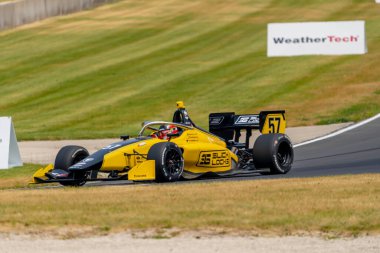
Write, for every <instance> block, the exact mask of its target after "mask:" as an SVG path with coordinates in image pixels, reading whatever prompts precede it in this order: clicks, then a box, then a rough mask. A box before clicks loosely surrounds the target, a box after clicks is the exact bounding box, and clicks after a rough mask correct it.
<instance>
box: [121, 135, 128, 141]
mask: <svg viewBox="0 0 380 253" xmlns="http://www.w3.org/2000/svg"><path fill="white" fill-rule="evenodd" d="M120 139H122V140H123V141H126V140H128V139H129V135H121V136H120Z"/></svg>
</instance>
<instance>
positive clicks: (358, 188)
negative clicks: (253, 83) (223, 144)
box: [0, 174, 380, 235]
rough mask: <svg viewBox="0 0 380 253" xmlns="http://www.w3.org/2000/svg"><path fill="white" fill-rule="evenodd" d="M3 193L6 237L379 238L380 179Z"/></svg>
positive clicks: (1, 224) (0, 209)
mask: <svg viewBox="0 0 380 253" xmlns="http://www.w3.org/2000/svg"><path fill="white" fill-rule="evenodd" d="M9 193H10V192H9V190H3V191H0V200H1V201H0V231H18V232H20V231H23V232H28V231H29V232H33V231H46V232H49V231H58V230H64V231H71V230H79V231H81V230H82V231H85V233H89V234H94V233H98V234H101V233H109V232H120V231H124V230H129V229H132V230H133V229H142V230H149V229H158V230H162V229H164V230H165V229H173V228H175V229H180V230H205V229H206V230H210V229H215V230H217V231H222V232H223V231H224V232H226V233H228V232H231V231H242V232H240V233H244V234H279V235H289V234H297V233H300V232H302V233H305V232H306V233H315V232H317V233H320V232H321V233H327V234H334V235H359V234H367V233H370V234H372V233H379V232H380V212H379V210H380V201H379V200H380V175H379V174H369V175H355V176H337V177H325V178H305V179H291V180H287V179H278V180H277V179H276V180H254V181H239V182H217V183H194V184H180V185H176V184H165V185H157V184H156V185H151V186H145V185H135V186H132V187H98V188H64V189H43V190H19V191H12V194H9Z"/></svg>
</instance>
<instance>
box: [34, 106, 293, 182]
mask: <svg viewBox="0 0 380 253" xmlns="http://www.w3.org/2000/svg"><path fill="white" fill-rule="evenodd" d="M285 127H286V121H285V111H262V112H260V113H259V114H249V115H235V113H232V112H230V113H211V114H210V116H209V131H206V130H204V129H202V128H200V127H198V126H196V125H195V124H194V122H193V121H192V120H191V119H190V117H189V115H188V113H187V111H186V109H185V106H184V104H183V102H181V101H180V102H177V110H176V111H175V112H174V116H173V121H172V122H165V121H151V122H144V123H143V126H142V129H141V131H140V132H139V134H138V136H137V137H135V138H130V137H129V136H121V139H122V140H121V141H120V142H116V143H113V144H111V145H108V146H107V147H104V148H102V149H100V150H98V151H96V152H95V153H93V154H91V155H90V154H89V153H88V151H87V150H86V149H85V148H83V147H80V146H65V147H63V148H61V150H60V151H59V152H58V154H57V156H56V159H55V163H54V165H53V164H50V165H48V166H47V167H46V168H41V169H39V170H38V171H37V172H36V173H35V174H34V175H33V180H32V183H52V182H58V183H60V184H62V185H65V186H81V185H83V184H85V183H86V181H95V180H122V179H124V180H132V181H156V182H174V181H177V180H179V179H180V178H184V179H194V178H197V177H200V176H202V175H205V174H208V175H209V174H213V175H219V176H226V175H236V174H242V173H243V174H244V173H254V172H257V173H260V174H263V175H265V174H285V173H287V172H289V170H290V169H291V166H292V163H293V157H294V155H293V147H292V143H291V141H290V139H289V138H288V137H287V135H285ZM252 130H258V131H260V133H261V135H259V136H258V137H257V139H256V140H255V141H254V144H253V147H251V145H250V139H251V136H252ZM243 134H245V138H244V137H243V138H242V135H243ZM240 139H244V140H245V141H243V142H240ZM98 172H103V173H107V174H108V177H103V178H100V177H98V176H97V174H98Z"/></svg>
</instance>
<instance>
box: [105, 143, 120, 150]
mask: <svg viewBox="0 0 380 253" xmlns="http://www.w3.org/2000/svg"><path fill="white" fill-rule="evenodd" d="M118 147H121V144H111V145H108V146H107V147H104V148H102V149H106V150H113V149H116V148H118Z"/></svg>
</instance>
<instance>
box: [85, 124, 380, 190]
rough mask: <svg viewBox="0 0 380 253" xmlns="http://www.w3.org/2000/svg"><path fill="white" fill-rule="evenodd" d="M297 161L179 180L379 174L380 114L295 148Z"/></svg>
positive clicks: (199, 180) (123, 182)
mask: <svg viewBox="0 0 380 253" xmlns="http://www.w3.org/2000/svg"><path fill="white" fill-rule="evenodd" d="M294 151H295V162H294V164H293V168H292V170H291V171H290V172H289V173H288V174H286V175H275V176H261V175H259V174H248V175H240V176H234V177H225V178H202V179H198V180H191V181H180V182H177V183H178V184H180V183H192V182H207V181H224V180H252V179H270V178H298V177H317V176H333V175H344V174H360V173H380V117H379V118H378V119H377V120H374V121H372V122H370V123H368V124H365V125H363V126H360V127H358V128H355V129H353V130H350V131H348V132H345V133H342V134H340V135H337V136H334V137H332V138H328V139H325V140H321V141H317V142H314V143H310V144H307V145H303V146H299V147H296V148H295V150H294ZM126 184H133V183H131V182H129V181H114V182H88V183H87V184H86V185H87V186H95V185H96V186H105V185H126Z"/></svg>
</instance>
